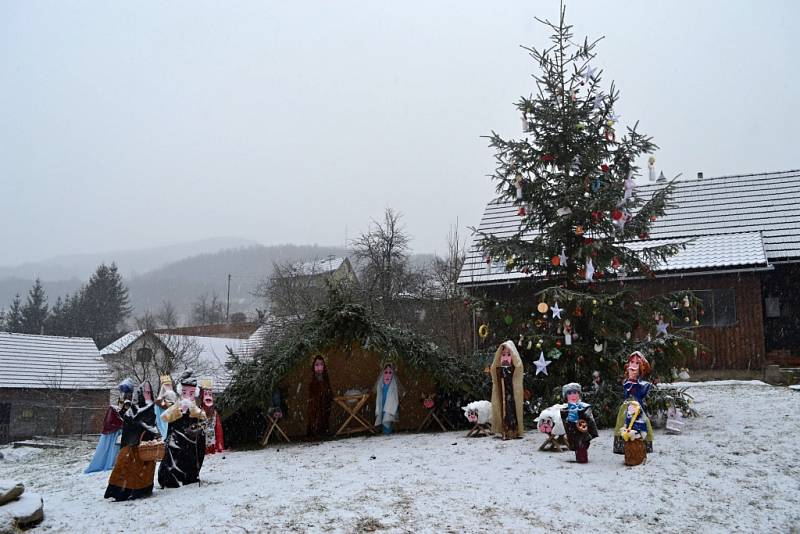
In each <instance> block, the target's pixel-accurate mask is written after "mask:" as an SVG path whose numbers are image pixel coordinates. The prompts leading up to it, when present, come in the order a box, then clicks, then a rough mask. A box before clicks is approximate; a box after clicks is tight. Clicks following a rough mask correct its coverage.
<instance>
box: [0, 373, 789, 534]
mask: <svg viewBox="0 0 800 534" xmlns="http://www.w3.org/2000/svg"><path fill="white" fill-rule="evenodd" d="M689 392H690V393H691V394H692V395H693V396H694V397H695V401H696V404H695V407H696V408H697V410H698V411H700V412H701V416H700V417H699V418H697V419H689V420H687V422H686V426H685V431H684V434H682V435H679V436H671V435H666V434H664V433H663V431H656V443H655V448H656V452H655V453H653V454H650V455H649V456H648V460H647V464H646V465H644V466H638V467H633V468H629V467H625V466H624V465H623V459H622V456H619V455H615V454H612V452H611V442H612V437H611V432H610V430H604V431H601V432H600V438H599V439H597V440H595V441H593V442H592V446H591V448H590V450H589V460H590V463H589V464H576V463H574V462H573V459H574V454H573V453H570V452H565V453H560V454H559V453H545V452H539V451H538V450H537V448H538V446H539V444H540V443H541V442H542V441H543V438H542V435H541V434H538V433H534V432H529V433H528V434H527V435H526V436H525V438H524V439H522V440H512V441H506V442H504V441H501V440H498V439H493V438H478V439H474V438H473V439H467V438H464V437H463V434H464V433H462V432H449V433H440V434H399V435H393V436H388V437H384V436H378V437H370V438H352V439H345V440H339V441H332V442H326V443H319V444H293V445H289V446H281V447H275V446H271V447H270V448H268V449H266V450H261V451H246V452H231V453H227V454H225V455H219V454H218V455H213V456H209V457H207V458H206V463H205V465H204V466H203V471H202V473H201V478H202V479H203V481H202V483H201V484H200V485H199V486H198V485H194V486H188V487H185V488H180V489H171V490H159V489H156V490H155V492H154V494H153V496H152V497H151V498H149V499H143V500H138V501H130V502H124V503H115V502H110V501H104V500H103V498H102V495H103V491H104V490H105V486H106V481H107V479H108V473H96V474H93V475H83V474H81V470H82V469H83V468H84V467H85V466H86V465H87V464H88V462H89V459H90V457H91V453H92V449H93V447H92V445H91V444H85V443H83V444H80V442H76V443H79V445H78V446H77V447H75V448H71V449H68V450H43V451H38V450H33V449H17V450H12V449H9V448H4V449H2V452H3V454H6V459H5V460H0V479H2V478H14V479H18V480H21V481H22V482H24V483H25V486H26V487H28V488H31V489H33V490H35V491H39V492H41V493H42V494H43V496H44V499H45V521H44V523H43V524H42V526H41V527H39V528H38V529H37V530H36V531H44V532H126V533H133V532H148V533H151V532H154V531H157V530H158V529H160V528H169V529H170V530H173V531H181V532H184V531H185V532H265V531H280V532H286V531H289V532H291V531H300V532H303V531H313V532H362V531H380V530H388V531H395V532H479V531H504V532H511V531H514V532H537V531H542V532H544V531H547V532H572V531H588V532H592V531H594V532H598V531H600V532H644V531H649V530H650V529H653V530H654V531H657V532H697V531H704V532H706V533H711V532H739V531H740V532H792V531H798V530H800V455H798V453H797V450H798V447H797V442H798V439H800V409H799V408H800V393H798V392H796V391H791V390H789V389H788V388H774V387H770V386H766V385H762V384H758V383H716V384H713V387H711V384H709V385H706V386H702V387H700V386H696V385H693V387H692V388H691V389H690V391H689Z"/></svg>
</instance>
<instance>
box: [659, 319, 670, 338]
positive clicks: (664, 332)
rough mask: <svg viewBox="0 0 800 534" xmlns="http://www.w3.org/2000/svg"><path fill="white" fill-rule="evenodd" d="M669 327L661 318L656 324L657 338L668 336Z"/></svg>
mask: <svg viewBox="0 0 800 534" xmlns="http://www.w3.org/2000/svg"><path fill="white" fill-rule="evenodd" d="M667 326H669V325H668V324H667V323H665V322H664V320H663V319H661V318H660V317H659V319H658V322H657V323H656V336H659V335H664V336H666V335H667Z"/></svg>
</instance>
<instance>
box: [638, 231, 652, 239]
mask: <svg viewBox="0 0 800 534" xmlns="http://www.w3.org/2000/svg"><path fill="white" fill-rule="evenodd" d="M648 237H650V234H648V233H647V232H639V239H647V238H648Z"/></svg>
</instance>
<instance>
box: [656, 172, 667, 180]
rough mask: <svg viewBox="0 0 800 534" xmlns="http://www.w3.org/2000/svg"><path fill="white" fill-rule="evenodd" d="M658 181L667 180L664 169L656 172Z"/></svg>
mask: <svg viewBox="0 0 800 534" xmlns="http://www.w3.org/2000/svg"><path fill="white" fill-rule="evenodd" d="M658 181H659V182H666V181H667V177H666V176H664V171H661V172H660V173H658Z"/></svg>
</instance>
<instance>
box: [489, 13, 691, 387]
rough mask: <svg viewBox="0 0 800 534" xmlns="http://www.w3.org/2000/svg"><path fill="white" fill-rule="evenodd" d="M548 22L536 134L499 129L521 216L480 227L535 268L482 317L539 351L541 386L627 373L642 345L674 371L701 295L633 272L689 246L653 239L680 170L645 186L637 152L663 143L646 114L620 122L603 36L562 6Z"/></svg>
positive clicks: (494, 243) (508, 194)
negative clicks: (575, 34)
mask: <svg viewBox="0 0 800 534" xmlns="http://www.w3.org/2000/svg"><path fill="white" fill-rule="evenodd" d="M537 20H538V19H537ZM539 22H541V23H543V24H545V25H547V26H548V27H549V28H550V29H552V31H553V35H552V38H551V40H552V43H553V44H552V45H551V46H550V47H548V48H545V49H543V50H540V49H536V48H526V50H528V51H529V53H530V56H531V57H532V58H533V60H534V61H535V62H536V64H537V65H538V67H539V69H540V71H541V72H540V73H539V74H538V75H537V76H535V77H534V78H535V80H536V92H535V94H534V95H532V96H530V97H527V98H525V97H523V98H521V99H520V100H519V102H517V104H516V107H517V109H518V110H519V111H520V112H521V114H522V117H523V131H524V132H525V134H526V136H525V137H524V138H523V139H518V140H506V139H503V138H502V137H501V136H500V135H498V134H497V133H495V132H492V134H491V136H490V137H489V139H490V146H491V147H493V148H494V149H495V151H496V161H497V167H496V171H495V173H494V176H493V179H494V180H495V181H496V182H497V184H498V185H497V191H498V193H499V194H500V196H501V198H504V199H507V200H510V201H513V202H514V203H515V205H516V206H517V208H518V213H517V216H518V217H519V228H518V230H517V231H516V233H515V234H514V235H511V236H507V235H503V236H497V235H492V234H481V246H482V248H483V250H484V252H485V255H486V259H487V261H488V262H489V263H490V264H491V263H492V262H497V261H501V262H503V263H504V264H505V266H506V268H507V269H508V270H514V271H518V272H522V273H525V274H528V275H529V276H528V277H527V278H526V279H525V281H523V282H522V283H520V284H518V286H517V288H516V290H515V295H516V297H514V296H510V297H509V298H508V299H507V300H504V301H503V302H498V301H497V300H496V299H487V300H486V301H485V302H483V303H482V314H483V317H484V319H483V320H484V321H486V326H487V327H488V330H489V332H492V333H493V336H492V338H493V339H492V340H491V341H492V342H494V341H501V340H503V339H509V338H511V339H513V340H514V341H515V342H519V343H520V345H521V346H522V349H523V351H525V352H526V354H527V359H528V361H529V362H530V361H531V360H537V359H538V360H539V361H540V365H539V366H538V367H537V369H536V371H534V372H531V373H529V375H531V376H533V377H534V379H533V380H530V381H529V382H528V384H527V387H531V388H534V389H536V390H537V393H538V394H543V392H545V394H548V395H549V392H550V391H553V390H555V388H557V387H559V386H561V385H562V384H565V383H568V382H572V381H578V382H581V383H583V384H585V385H586V384H589V383H590V382H591V380H592V373H593V371H595V370H597V371H599V372H600V374H601V375H602V377H603V379H605V380H611V381H612V382H613V381H616V380H618V379H620V378H621V374H622V369H621V366H622V363H623V362H624V360H625V358H626V356H627V355H628V354H629V353H630V352H631V351H633V350H641V351H642V352H643V353H645V355H646V356H647V357H648V358H649V359H650V361H651V363H652V364H653V368H654V371H655V372H656V373H659V374H662V375H664V374H665V373H666V372H668V371H669V370H670V368H671V366H673V365H679V364H680V363H683V362H685V361H686V359H688V358H689V357H690V356H691V354H692V353H693V351H694V349H695V348H696V345H695V344H694V342H693V341H692V340H691V339H689V338H687V337H686V336H684V335H682V333H686V331H679V329H678V328H677V327H678V326H680V327H683V326H692V325H694V324H695V321H696V320H697V314H698V313H699V310H698V301H697V300H696V299H694V298H693V296H692V295H691V294H690V293H688V292H680V293H675V294H671V295H661V296H658V297H655V298H651V299H644V298H643V297H642V295H641V294H640V291H639V290H638V289H637V288H635V287H634V285H633V284H631V283H629V282H627V279H626V277H627V276H628V275H636V276H637V277H642V276H644V277H650V276H653V269H655V268H656V267H657V266H658V265H659V263H660V262H663V261H664V260H666V259H667V258H668V257H669V256H671V255H673V254H675V253H676V252H678V251H679V250H680V248H681V246H685V244H680V243H679V244H669V245H656V244H652V243H648V242H647V241H646V239H647V237H648V235H649V229H650V227H651V225H652V223H653V222H654V221H655V220H656V218H657V217H660V216H662V215H663V214H664V213H665V211H666V210H667V209H669V208H670V207H671V204H670V195H671V192H672V187H673V185H672V182H669V183H667V184H666V185H664V186H663V187H661V188H657V189H655V190H654V191H653V192H652V193H648V194H647V195H640V194H637V192H636V190H635V187H634V186H635V182H634V180H635V177H636V176H637V175H638V172H639V167H638V166H637V164H636V162H637V158H640V157H643V156H644V155H647V154H651V153H652V152H653V151H655V150H656V148H657V147H656V146H655V144H654V143H653V141H652V139H651V138H650V137H648V136H646V135H644V134H642V133H641V132H639V131H638V123H637V124H634V125H633V126H632V127H628V128H626V129H625V130H624V132H623V131H622V128H620V126H619V117H618V115H617V114H616V113H615V104H616V103H617V100H618V98H619V93H618V91H617V90H616V89H615V87H614V84H613V83H612V84H611V86H610V88H609V91H608V92H603V91H602V88H601V71H600V70H599V69H598V68H597V66H596V65H595V64H594V60H595V53H594V49H595V46H596V44H597V41H595V42H589V41H588V40H584V41H583V42H582V43H577V44H576V43H574V42H573V40H572V32H571V26H568V25H566V24H565V22H564V10H563V7H562V9H561V13H560V20H559V22H558V24H554V23H550V22H548V21H543V20H539ZM657 325H658V326H657ZM671 325H674V326H675V327H676V328H675V329H672V328H670V329H669V330H668V329H667V327H668V326H671ZM482 333H483V334H486V331H485V330H484V331H483V332H482ZM486 341H487V342H488V341H489V340H486ZM545 361H550V362H551V363H550V364H548V365H547V366H546V367H544V369H545V370H546V372H547V374H545V373H544V371H543V370H542V365H543V363H542V362H545Z"/></svg>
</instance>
